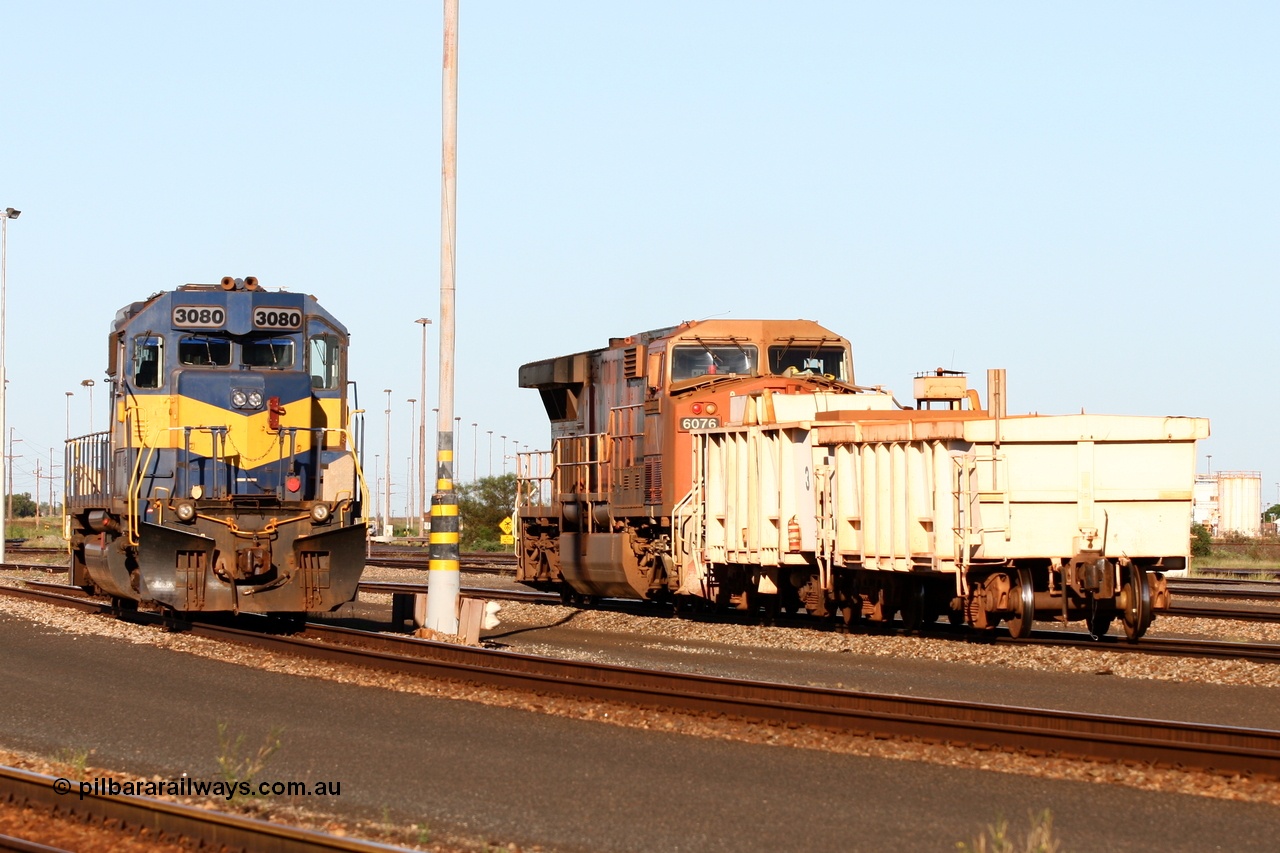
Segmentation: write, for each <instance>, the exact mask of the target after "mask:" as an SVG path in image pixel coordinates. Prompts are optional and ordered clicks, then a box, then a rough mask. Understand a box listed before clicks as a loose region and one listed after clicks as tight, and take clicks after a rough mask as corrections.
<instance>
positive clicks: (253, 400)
mask: <svg viewBox="0 0 1280 853" xmlns="http://www.w3.org/2000/svg"><path fill="white" fill-rule="evenodd" d="M249 407H250V408H253V409H261V408H262V392H261V391H250V392H249Z"/></svg>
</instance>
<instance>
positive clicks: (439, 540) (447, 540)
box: [428, 533, 458, 545]
mask: <svg viewBox="0 0 1280 853" xmlns="http://www.w3.org/2000/svg"><path fill="white" fill-rule="evenodd" d="M428 541H430V543H431V544H432V545H456V544H457V543H458V534H456V533H432V534H431V536H430V538H429V540H428Z"/></svg>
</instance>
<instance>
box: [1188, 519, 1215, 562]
mask: <svg viewBox="0 0 1280 853" xmlns="http://www.w3.org/2000/svg"><path fill="white" fill-rule="evenodd" d="M1212 548H1213V540H1212V538H1210V536H1209V528H1207V527H1205V526H1204V525H1203V524H1193V525H1191V556H1193V557H1207V556H1209V553H1210V551H1212Z"/></svg>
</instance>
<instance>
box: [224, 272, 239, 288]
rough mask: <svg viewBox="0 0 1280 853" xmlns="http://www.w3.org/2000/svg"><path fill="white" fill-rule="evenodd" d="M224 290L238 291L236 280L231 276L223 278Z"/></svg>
mask: <svg viewBox="0 0 1280 853" xmlns="http://www.w3.org/2000/svg"><path fill="white" fill-rule="evenodd" d="M222 289H223V290H235V289H236V280H235V279H234V278H232V277H231V276H229V275H224V276H223V277H222Z"/></svg>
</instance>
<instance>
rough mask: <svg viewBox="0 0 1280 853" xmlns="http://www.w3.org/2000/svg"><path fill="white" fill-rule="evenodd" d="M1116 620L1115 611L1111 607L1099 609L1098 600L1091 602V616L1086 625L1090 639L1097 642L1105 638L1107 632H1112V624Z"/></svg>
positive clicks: (1086, 620)
mask: <svg viewBox="0 0 1280 853" xmlns="http://www.w3.org/2000/svg"><path fill="white" fill-rule="evenodd" d="M1115 618H1116V614H1115V611H1113V610H1112V609H1111V608H1110V607H1107V608H1102V609H1099V608H1098V601H1097V599H1092V598H1091V599H1090V600H1089V615H1088V616H1087V617H1085V623H1086V624H1087V625H1088V627H1089V636H1090V637H1092V638H1093V639H1095V640H1101V639H1102V638H1103V637H1105V636H1106V635H1107V631H1109V630H1111V622H1112V620H1114V619H1115Z"/></svg>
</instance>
